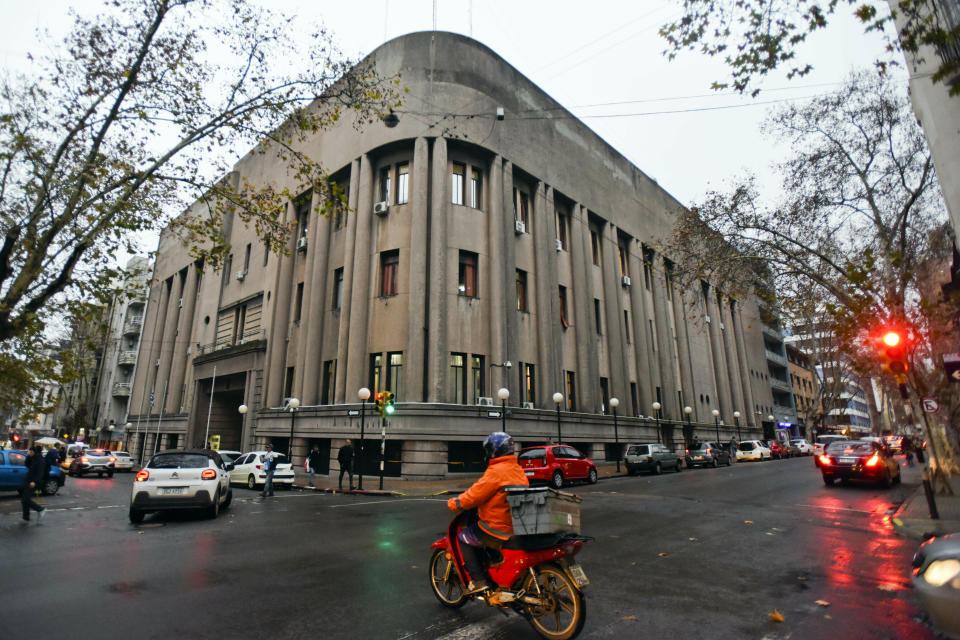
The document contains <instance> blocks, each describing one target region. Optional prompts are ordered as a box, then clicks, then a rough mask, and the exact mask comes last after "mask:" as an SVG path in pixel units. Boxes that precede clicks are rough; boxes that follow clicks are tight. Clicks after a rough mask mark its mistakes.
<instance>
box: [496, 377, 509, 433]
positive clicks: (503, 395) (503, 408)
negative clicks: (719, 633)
mask: <svg viewBox="0 0 960 640" xmlns="http://www.w3.org/2000/svg"><path fill="white" fill-rule="evenodd" d="M497 397H498V398H500V430H501V431H503V432H504V433H506V431H507V399H509V398H510V389H507V388H506V387H500V390H499V391H497Z"/></svg>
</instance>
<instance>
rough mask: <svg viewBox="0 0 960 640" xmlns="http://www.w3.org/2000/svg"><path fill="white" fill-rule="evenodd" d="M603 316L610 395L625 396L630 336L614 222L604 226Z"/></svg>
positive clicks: (602, 254)
mask: <svg viewBox="0 0 960 640" xmlns="http://www.w3.org/2000/svg"><path fill="white" fill-rule="evenodd" d="M602 241H603V251H602V253H601V256H602V263H603V315H605V316H606V323H605V324H606V327H604V333H606V334H607V362H608V363H609V364H610V381H609V390H610V397H611V398H613V397H616V398H626V397H627V393H626V389H627V387H628V381H627V378H628V377H629V375H630V374H629V372H628V369H627V363H626V359H625V358H624V353H625V350H626V346H627V345H626V341H627V337H626V335H624V328H623V304H622V302H621V299H622V295H623V294H622V292H621V289H622V287H623V285H622V284H621V281H620V256H619V254H618V248H619V246H620V245H619V242H618V239H617V228H616V227H615V226H613V223H606V224H604V225H603V239H602Z"/></svg>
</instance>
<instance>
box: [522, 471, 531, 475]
mask: <svg viewBox="0 0 960 640" xmlns="http://www.w3.org/2000/svg"><path fill="white" fill-rule="evenodd" d="M524 473H525V474H527V475H528V476H532V475H533V471H524Z"/></svg>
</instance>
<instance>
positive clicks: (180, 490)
mask: <svg viewBox="0 0 960 640" xmlns="http://www.w3.org/2000/svg"><path fill="white" fill-rule="evenodd" d="M186 492H187V488H186V487H160V495H162V496H182V495H183V494H185V493H186Z"/></svg>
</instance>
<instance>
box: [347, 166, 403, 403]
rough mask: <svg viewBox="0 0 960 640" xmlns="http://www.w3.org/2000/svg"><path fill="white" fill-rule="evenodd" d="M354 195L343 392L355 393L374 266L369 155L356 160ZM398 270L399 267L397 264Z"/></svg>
mask: <svg viewBox="0 0 960 640" xmlns="http://www.w3.org/2000/svg"><path fill="white" fill-rule="evenodd" d="M358 191H359V192H360V193H358V194H357V210H356V212H355V215H354V216H353V217H354V218H356V219H357V220H356V221H357V228H356V236H355V244H356V248H355V249H354V254H353V283H352V286H351V290H350V340H349V345H350V346H349V348H348V350H347V361H346V362H345V363H344V364H345V365H346V368H347V388H346V390H345V391H346V393H347V394H350V395H351V396H352V394H355V393H356V391H357V389H359V388H360V387H362V386H363V385H364V382H366V381H365V380H364V377H365V375H364V374H365V369H366V362H367V327H368V325H369V323H370V283H371V281H372V277H371V273H370V272H371V263H372V264H378V263H379V261H378V259H377V256H375V255H374V254H373V249H372V242H373V240H372V237H371V236H372V235H373V229H372V227H373V167H371V166H370V156H368V155H366V154H364V155H363V156H362V157H361V158H360V184H359V189H358ZM400 266H401V268H402V267H403V265H400Z"/></svg>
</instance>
